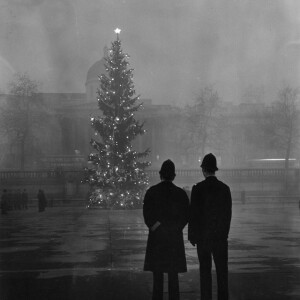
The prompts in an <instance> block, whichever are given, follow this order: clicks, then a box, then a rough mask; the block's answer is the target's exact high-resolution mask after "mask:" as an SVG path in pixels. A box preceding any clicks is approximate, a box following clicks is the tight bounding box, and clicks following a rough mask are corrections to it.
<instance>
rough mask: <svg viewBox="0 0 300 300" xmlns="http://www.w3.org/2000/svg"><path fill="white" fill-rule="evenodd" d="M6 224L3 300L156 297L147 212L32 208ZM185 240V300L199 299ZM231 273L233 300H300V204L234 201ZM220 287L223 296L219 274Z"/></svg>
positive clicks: (0, 271) (1, 255) (1, 230)
mask: <svg viewBox="0 0 300 300" xmlns="http://www.w3.org/2000/svg"><path fill="white" fill-rule="evenodd" d="M0 226H1V227H0V299H1V300H6V299H18V300H23V299H30V300H31V299H63V300H68V299H72V300H73V299H88V300H93V299H101V300H106V299H120V300H126V299H130V300H135V299H138V300H139V299H143V300H147V299H151V287H152V274H151V273H149V272H143V270H142V269H143V260H144V253H145V246H146V239H147V228H146V227H145V225H144V223H143V218H142V211H141V210H131V211H106V210H101V209H85V208H72V207H63V208H58V207H54V208H47V209H46V211H45V212H42V213H38V212H37V209H33V208H31V209H29V210H27V211H11V212H9V214H8V215H4V216H3V215H1V216H0ZM185 234H186V230H185ZM185 241H186V256H187V262H188V272H187V273H184V274H180V277H179V278H180V290H181V299H182V300H184V299H187V300H191V299H200V296H199V270H198V260H197V257H196V250H195V248H194V247H192V246H191V245H190V244H189V243H188V242H187V239H186V236H185ZM229 272H230V274H229V282H230V299H232V300H235V299H237V300H246V299H247V300H248V299H249V300H250V299H251V300H254V299H255V300H260V299H270V300H271V299H272V300H285V299H287V300H288V299H293V300H296V299H300V211H299V204H298V203H297V202H294V203H293V202H292V203H282V202H281V203H279V202H278V201H275V203H272V202H271V201H263V199H262V200H260V201H256V202H255V201H253V202H251V203H246V204H241V203H239V202H235V203H234V204H233V220H232V227H231V233H230V239H229ZM213 282H214V285H213V286H214V299H216V278H215V273H213ZM165 285H166V284H165ZM165 296H166V297H165V299H167V293H166V295H165Z"/></svg>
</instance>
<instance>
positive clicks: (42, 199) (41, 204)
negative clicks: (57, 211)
mask: <svg viewBox="0 0 300 300" xmlns="http://www.w3.org/2000/svg"><path fill="white" fill-rule="evenodd" d="M37 198H38V207H39V212H42V211H44V210H45V208H46V206H47V199H46V196H45V193H44V191H43V190H39V192H38V194H37Z"/></svg>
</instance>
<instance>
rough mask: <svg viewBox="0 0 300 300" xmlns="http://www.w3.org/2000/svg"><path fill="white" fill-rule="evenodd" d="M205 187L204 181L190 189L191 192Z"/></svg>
mask: <svg viewBox="0 0 300 300" xmlns="http://www.w3.org/2000/svg"><path fill="white" fill-rule="evenodd" d="M204 186H205V180H202V181H199V182H197V183H195V184H194V185H193V187H192V190H198V189H201V188H202V187H204Z"/></svg>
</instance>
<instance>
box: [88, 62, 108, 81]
mask: <svg viewBox="0 0 300 300" xmlns="http://www.w3.org/2000/svg"><path fill="white" fill-rule="evenodd" d="M104 64H105V58H104V57H103V58H101V59H100V60H98V61H96V62H95V63H94V64H93V65H92V66H91V67H90V68H89V70H88V72H87V76H86V84H88V83H89V82H93V81H95V80H96V81H98V78H99V76H101V75H102V74H105V73H106V69H105V66H104Z"/></svg>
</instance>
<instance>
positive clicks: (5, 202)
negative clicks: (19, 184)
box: [1, 189, 9, 215]
mask: <svg viewBox="0 0 300 300" xmlns="http://www.w3.org/2000/svg"><path fill="white" fill-rule="evenodd" d="M8 209H9V203H8V193H7V190H6V189H4V190H3V193H2V196H1V214H2V215H6V214H7V211H8Z"/></svg>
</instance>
